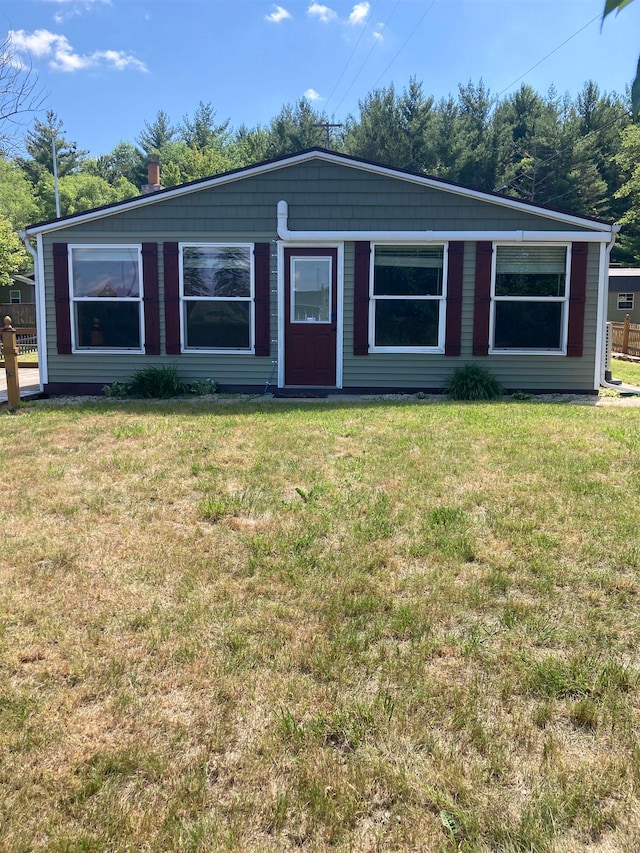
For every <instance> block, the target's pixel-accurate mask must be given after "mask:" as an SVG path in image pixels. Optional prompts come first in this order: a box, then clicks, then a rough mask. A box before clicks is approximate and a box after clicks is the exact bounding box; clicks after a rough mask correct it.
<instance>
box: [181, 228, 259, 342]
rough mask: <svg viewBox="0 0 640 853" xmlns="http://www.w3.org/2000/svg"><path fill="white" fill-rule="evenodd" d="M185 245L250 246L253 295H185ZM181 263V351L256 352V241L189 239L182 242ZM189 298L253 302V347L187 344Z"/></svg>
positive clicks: (209, 300) (191, 247)
mask: <svg viewBox="0 0 640 853" xmlns="http://www.w3.org/2000/svg"><path fill="white" fill-rule="evenodd" d="M185 249H248V250H249V296H185V295H184V250H185ZM178 267H179V277H180V351H181V352H183V353H189V352H206V353H216V354H220V355H231V354H234V355H254V354H255V346H256V341H255V337H256V336H255V327H256V286H255V243H237V242H235V241H233V240H228V241H226V242H224V243H221V242H216V243H209V242H198V241H189V242H184V243H178ZM186 302H248V303H249V347H248V348H247V349H235V348H233V347H187V345H186V344H187V325H186V324H187V312H186V311H185V303H186Z"/></svg>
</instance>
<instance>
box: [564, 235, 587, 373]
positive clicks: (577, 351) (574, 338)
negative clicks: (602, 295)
mask: <svg viewBox="0 0 640 853" xmlns="http://www.w3.org/2000/svg"><path fill="white" fill-rule="evenodd" d="M588 254H589V244H588V243H572V244H571V280H570V282H569V288H570V290H569V330H568V334H567V355H568V356H572V357H574V358H580V356H581V355H582V342H583V340H584V307H585V301H586V297H587V257H588Z"/></svg>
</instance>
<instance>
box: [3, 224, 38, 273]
mask: <svg viewBox="0 0 640 853" xmlns="http://www.w3.org/2000/svg"><path fill="white" fill-rule="evenodd" d="M30 269H31V257H30V255H29V254H28V252H27V250H26V249H25V247H24V244H23V243H22V241H21V240H20V238H19V237H18V235H17V234H16V232H15V231H14V230H13V226H12V224H11V222H10V221H9V220H8V219H7V217H6V216H3V215H2V214H1V213H0V286H4V285H7V284H11V277H12V276H13V275H15V274H16V273H24V272H29V270H30Z"/></svg>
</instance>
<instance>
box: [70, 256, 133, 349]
mask: <svg viewBox="0 0 640 853" xmlns="http://www.w3.org/2000/svg"><path fill="white" fill-rule="evenodd" d="M74 249H83V250H86V249H97V250H100V251H104V250H105V249H127V251H131V250H135V252H136V257H137V260H138V282H139V284H140V287H139V292H138V296H137V297H127V298H126V299H123V298H122V297H119V296H100V297H95V296H78V297H76V296H75V295H74V291H73V250H74ZM67 252H68V257H69V311H70V314H71V352H72V353H78V354H81V355H104V354H105V353H107V354H118V353H143V352H144V344H145V341H144V279H143V275H142V243H70V244H69V246H68V247H67ZM77 302H98V303H99V304H100V305H102V304H104V303H107V302H116V303H118V304H119V303H122V302H127V303H128V302H137V303H138V321H139V324H140V346H139V347H81V346H79V344H78V338H77V331H78V330H77V323H76V308H75V306H76V303H77Z"/></svg>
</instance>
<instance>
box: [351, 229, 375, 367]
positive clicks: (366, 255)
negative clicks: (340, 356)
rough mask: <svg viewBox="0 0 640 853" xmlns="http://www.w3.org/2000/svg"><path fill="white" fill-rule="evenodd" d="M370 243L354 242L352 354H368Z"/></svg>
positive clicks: (364, 241)
mask: <svg viewBox="0 0 640 853" xmlns="http://www.w3.org/2000/svg"><path fill="white" fill-rule="evenodd" d="M370 268H371V243H369V242H368V241H367V240H358V241H357V242H356V244H355V260H354V269H353V354H354V355H369V271H370Z"/></svg>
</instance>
